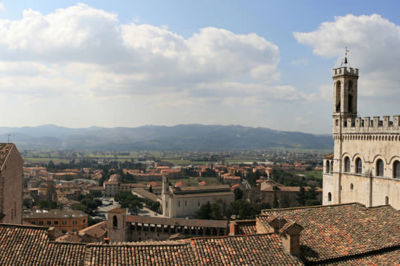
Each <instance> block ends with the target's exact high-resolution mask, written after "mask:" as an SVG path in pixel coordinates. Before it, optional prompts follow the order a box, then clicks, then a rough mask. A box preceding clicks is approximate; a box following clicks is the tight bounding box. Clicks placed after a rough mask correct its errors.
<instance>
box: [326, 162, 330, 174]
mask: <svg viewBox="0 0 400 266" xmlns="http://www.w3.org/2000/svg"><path fill="white" fill-rule="evenodd" d="M330 170H331V165H330V163H329V161H326V165H325V172H326V173H329V172H330Z"/></svg>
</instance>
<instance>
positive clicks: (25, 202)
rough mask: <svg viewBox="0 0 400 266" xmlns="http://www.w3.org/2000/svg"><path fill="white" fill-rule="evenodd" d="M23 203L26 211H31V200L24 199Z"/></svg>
mask: <svg viewBox="0 0 400 266" xmlns="http://www.w3.org/2000/svg"><path fill="white" fill-rule="evenodd" d="M23 202H24V206H25V207H26V208H27V209H31V208H32V207H33V201H32V199H31V198H25V199H24V201H23Z"/></svg>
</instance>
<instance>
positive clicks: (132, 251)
mask: <svg viewBox="0 0 400 266" xmlns="http://www.w3.org/2000/svg"><path fill="white" fill-rule="evenodd" d="M85 264H86V265H93V266H97V265H197V263H196V259H195V257H194V256H193V251H192V248H191V247H190V246H189V245H188V244H185V243H180V244H169V243H165V242H163V243H159V244H133V243H132V244H128V243H125V244H117V245H101V244H97V245H88V250H87V259H86V260H85Z"/></svg>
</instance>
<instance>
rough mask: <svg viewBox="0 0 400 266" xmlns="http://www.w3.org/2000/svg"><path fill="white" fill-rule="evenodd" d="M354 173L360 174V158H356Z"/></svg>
mask: <svg viewBox="0 0 400 266" xmlns="http://www.w3.org/2000/svg"><path fill="white" fill-rule="evenodd" d="M356 173H357V174H361V173H362V161H361V159H360V158H357V159H356Z"/></svg>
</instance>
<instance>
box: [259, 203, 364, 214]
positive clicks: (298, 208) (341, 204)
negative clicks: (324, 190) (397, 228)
mask: <svg viewBox="0 0 400 266" xmlns="http://www.w3.org/2000/svg"><path fill="white" fill-rule="evenodd" d="M347 205H359V206H361V207H364V208H368V207H366V206H365V205H364V204H361V203H359V202H350V203H340V204H330V205H316V206H299V207H289V208H279V209H278V208H274V209H262V210H261V216H263V212H270V211H288V210H300V209H317V208H329V207H338V206H347ZM370 208H371V207H370Z"/></svg>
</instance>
